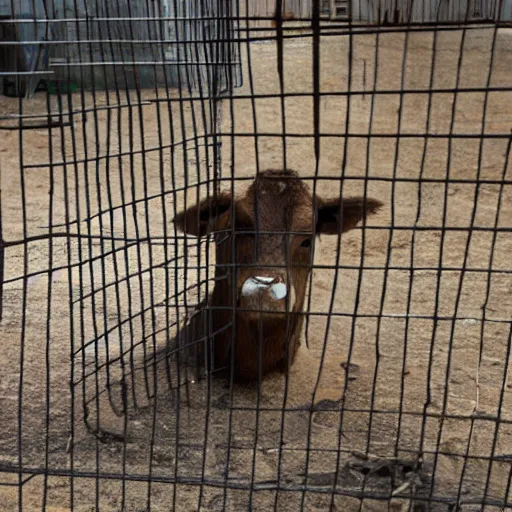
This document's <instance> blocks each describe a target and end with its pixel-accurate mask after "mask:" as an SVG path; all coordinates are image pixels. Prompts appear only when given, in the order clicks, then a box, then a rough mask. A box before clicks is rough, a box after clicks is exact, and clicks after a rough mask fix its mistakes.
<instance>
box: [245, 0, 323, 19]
mask: <svg viewBox="0 0 512 512" xmlns="http://www.w3.org/2000/svg"><path fill="white" fill-rule="evenodd" d="M320 2H321V3H325V4H326V5H327V6H328V2H324V1H323V0H320ZM246 4H248V8H246V7H247V6H246ZM276 4H277V2H276V0H250V1H249V2H245V1H243V0H239V5H240V10H241V15H242V16H251V17H265V18H268V17H271V16H274V13H275V11H276ZM312 5H313V0H282V11H283V13H289V14H293V15H294V16H296V17H297V18H310V17H311V15H312V12H313V9H312Z"/></svg>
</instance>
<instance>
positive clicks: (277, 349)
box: [174, 170, 382, 379]
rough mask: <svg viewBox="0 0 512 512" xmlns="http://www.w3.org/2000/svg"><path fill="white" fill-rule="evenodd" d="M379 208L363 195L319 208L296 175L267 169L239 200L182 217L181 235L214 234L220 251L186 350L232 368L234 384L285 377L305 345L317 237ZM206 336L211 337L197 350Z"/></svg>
mask: <svg viewBox="0 0 512 512" xmlns="http://www.w3.org/2000/svg"><path fill="white" fill-rule="evenodd" d="M314 203H315V204H314ZM381 206H382V203H381V202H380V201H377V200H376V199H371V198H367V199H366V202H365V201H364V199H363V198H360V197H354V198H348V199H343V200H340V198H336V199H322V198H320V197H318V196H317V198H316V201H315V202H314V201H313V196H312V194H311V192H310V190H309V188H308V187H307V186H306V185H305V183H304V182H303V181H302V180H301V179H300V178H299V176H298V175H297V173H295V172H293V171H289V170H285V171H283V170H277V171H276V170H269V171H265V172H262V173H260V174H258V176H257V177H256V179H255V180H254V182H253V183H252V184H251V186H250V187H249V189H248V190H247V192H246V193H245V195H244V196H243V197H241V198H239V199H236V200H235V201H233V200H232V197H231V193H227V192H222V193H220V194H218V195H217V196H216V197H215V198H210V199H205V200H203V201H202V202H201V203H200V204H199V205H195V206H193V207H191V208H189V209H188V210H186V211H185V212H182V213H180V214H179V215H177V217H176V219H175V220H174V222H175V224H176V226H177V227H178V228H179V229H181V230H182V231H184V232H185V233H189V234H192V235H195V236H200V237H202V236H206V235H208V234H210V233H211V234H213V236H214V239H215V244H216V249H217V261H216V276H215V277H216V281H215V287H214V290H213V293H212V295H211V297H209V299H208V300H207V301H206V303H205V304H203V305H202V307H201V314H199V315H195V317H194V318H193V319H192V321H191V323H190V324H189V325H188V331H185V332H187V335H186V336H185V337H182V340H181V341H182V345H183V344H185V343H186V344H188V345H189V347H188V348H189V349H190V348H191V347H192V348H193V351H192V353H193V354H195V356H196V357H198V358H199V360H200V361H199V362H201V363H202V362H204V363H205V364H206V365H207V366H208V367H209V368H210V370H216V369H217V370H218V369H222V368H224V369H229V368H231V364H233V365H234V366H233V369H234V377H235V378H239V379H256V378H258V376H263V375H265V374H267V373H268V372H270V371H273V370H278V371H282V372H283V371H286V369H287V368H288V367H289V365H291V364H292V363H293V361H294V358H295V355H296V353H297V349H298V348H299V345H300V335H301V328H302V323H303V319H304V313H303V311H304V298H305V295H306V284H307V278H308V275H309V272H310V270H311V265H312V261H313V255H312V251H313V242H314V240H313V237H314V235H320V234H328V235H334V234H338V233H339V232H340V231H342V232H345V231H348V230H350V229H352V228H354V227H355V226H356V224H357V223H358V222H359V221H360V220H362V219H363V217H365V216H366V215H369V214H374V213H376V212H377V211H378V210H379V208H380V207H381ZM314 207H315V211H313V210H314ZM233 219H234V222H233ZM205 306H206V309H204V308H205ZM205 311H207V314H206V315H205V314H204V313H205ZM199 323H201V324H202V325H201V326H199ZM207 330H209V332H210V334H211V335H210V337H209V339H207V341H202V342H196V343H195V344H194V340H197V339H198V338H200V337H201V336H202V335H204V334H205V331H207ZM212 333H213V334H212ZM185 338H186V341H184V340H185ZM232 350H233V353H232ZM188 353H189V354H190V350H189V351H188ZM232 356H234V358H233V359H232ZM196 363H197V361H196Z"/></svg>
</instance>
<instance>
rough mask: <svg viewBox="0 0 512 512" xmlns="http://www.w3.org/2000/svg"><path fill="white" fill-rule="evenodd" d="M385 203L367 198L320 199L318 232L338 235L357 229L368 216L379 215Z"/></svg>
mask: <svg viewBox="0 0 512 512" xmlns="http://www.w3.org/2000/svg"><path fill="white" fill-rule="evenodd" d="M382 206H383V203H381V202H380V201H378V200H377V199H373V198H371V197H367V198H366V200H365V199H364V198H363V197H349V198H346V199H340V198H337V199H320V198H319V199H318V208H317V217H316V232H317V234H319V235H320V234H325V235H337V234H338V233H340V232H342V233H343V232H345V231H349V230H350V229H353V228H355V227H356V225H357V223H358V222H359V221H361V220H363V218H366V217H367V216H368V215H373V214H375V213H377V212H378V211H379V210H380V209H381V207H382Z"/></svg>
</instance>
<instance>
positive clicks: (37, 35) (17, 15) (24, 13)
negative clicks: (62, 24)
mask: <svg viewBox="0 0 512 512" xmlns="http://www.w3.org/2000/svg"><path fill="white" fill-rule="evenodd" d="M0 1H1V0H0ZM3 5H5V4H3ZM11 6H14V12H12V10H11ZM3 16H9V17H12V18H13V19H31V20H34V19H45V18H46V16H45V10H44V4H43V1H42V0H17V1H15V2H13V3H12V4H11V2H10V0H9V12H6V13H5V14H3ZM9 26H10V28H9V29H8V30H3V33H4V34H7V33H8V34H9V35H10V36H12V37H13V38H15V39H14V40H15V41H34V43H33V44H25V45H20V46H6V47H4V49H2V50H3V51H2V53H7V54H11V58H10V59H9V60H10V63H13V64H14V65H15V67H16V68H17V69H5V71H10V72H12V71H23V72H27V71H29V72H35V71H45V70H47V69H48V48H47V46H45V45H42V44H40V42H44V41H47V40H48V39H50V32H49V30H50V27H49V24H48V23H15V22H13V23H12V24H11V23H9ZM3 29H6V27H3ZM1 60H2V61H3V62H2V63H1V66H6V65H7V67H9V62H7V61H5V59H1ZM20 68H21V69H20ZM1 71H2V69H0V72H1ZM41 78H42V76H41V75H40V74H33V75H25V76H23V77H22V78H20V79H19V80H18V81H17V85H16V87H17V89H18V93H19V94H24V95H25V96H27V97H30V96H31V95H32V94H33V92H34V91H35V89H36V87H37V84H38V83H39V82H40V80H41Z"/></svg>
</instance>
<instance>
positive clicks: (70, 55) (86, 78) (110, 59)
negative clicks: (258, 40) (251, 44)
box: [0, 0, 241, 96]
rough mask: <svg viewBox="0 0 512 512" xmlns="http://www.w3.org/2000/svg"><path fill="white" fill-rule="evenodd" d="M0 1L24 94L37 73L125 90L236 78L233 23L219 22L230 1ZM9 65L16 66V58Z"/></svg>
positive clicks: (229, 83)
mask: <svg viewBox="0 0 512 512" xmlns="http://www.w3.org/2000/svg"><path fill="white" fill-rule="evenodd" d="M1 2H2V3H0V16H1V17H3V18H4V19H3V20H2V21H1V22H0V23H1V24H2V25H3V28H4V29H6V27H8V26H9V27H10V30H9V34H10V35H9V37H3V38H2V39H4V40H6V39H7V40H8V39H11V40H12V42H13V47H14V48H15V49H18V48H20V46H19V45H17V46H15V45H14V41H16V42H18V43H19V42H22V48H23V53H24V55H23V56H22V60H23V62H24V64H23V68H24V71H25V72H26V73H27V76H26V77H25V78H24V81H25V83H24V87H23V90H25V89H26V92H25V95H26V96H30V95H31V94H32V93H33V91H34V90H35V87H36V86H37V83H38V82H39V80H40V79H41V77H42V76H45V78H48V79H49V80H56V81H64V82H71V83H75V84H76V85H77V86H78V87H81V88H97V89H111V88H112V89H116V88H119V87H120V88H130V89H131V88H135V87H140V88H146V87H154V86H155V83H156V85H161V86H164V85H167V86H169V87H177V86H179V85H184V86H185V87H189V88H191V89H195V88H198V87H202V88H203V89H204V90H205V91H206V90H210V89H214V88H215V90H216V91H218V92H219V93H221V92H222V90H224V89H227V88H230V87H233V86H236V85H237V84H239V83H240V80H241V72H240V71H241V70H240V67H239V59H238V58H237V57H236V55H235V54H236V53H237V51H238V45H237V44H236V43H231V42H230V40H231V39H233V38H234V37H235V36H234V29H235V27H234V25H233V23H232V22H231V21H225V20H222V18H229V12H230V11H229V10H230V5H231V4H230V2H226V3H225V4H224V3H219V2H214V1H211V2H207V3H205V2H201V3H197V2H183V1H176V0H159V1H156V2H146V1H144V0H136V1H134V0H119V1H116V2H109V1H108V0H102V1H101V2H90V1H88V0H76V1H75V0H46V1H45V2H43V1H42V0H16V2H15V3H13V4H12V5H11V0H1ZM222 10H224V11H225V12H221V11H222ZM8 18H12V21H11V20H9V19H8ZM28 20H31V21H30V22H28ZM34 20H36V21H35V22H34ZM219 40H224V41H225V42H223V43H219V42H218V41H219ZM178 41H179V43H178ZM23 42H25V43H26V44H24V43H23ZM30 42H34V44H29V43H30ZM52 42H55V43H56V42H58V44H52ZM63 42H65V43H66V44H63ZM191 43H192V44H191ZM4 48H6V46H4ZM5 53H7V52H5ZM228 53H229V57H228ZM4 60H5V59H4ZM12 66H13V64H11V65H10V67H12ZM233 66H234V67H235V68H236V69H230V68H233ZM3 67H4V68H5V67H6V66H5V65H4V66H3ZM16 67H17V69H18V71H19V68H20V64H19V63H18V65H17V66H16ZM12 71H14V69H12ZM30 72H36V73H34V74H30Z"/></svg>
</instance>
